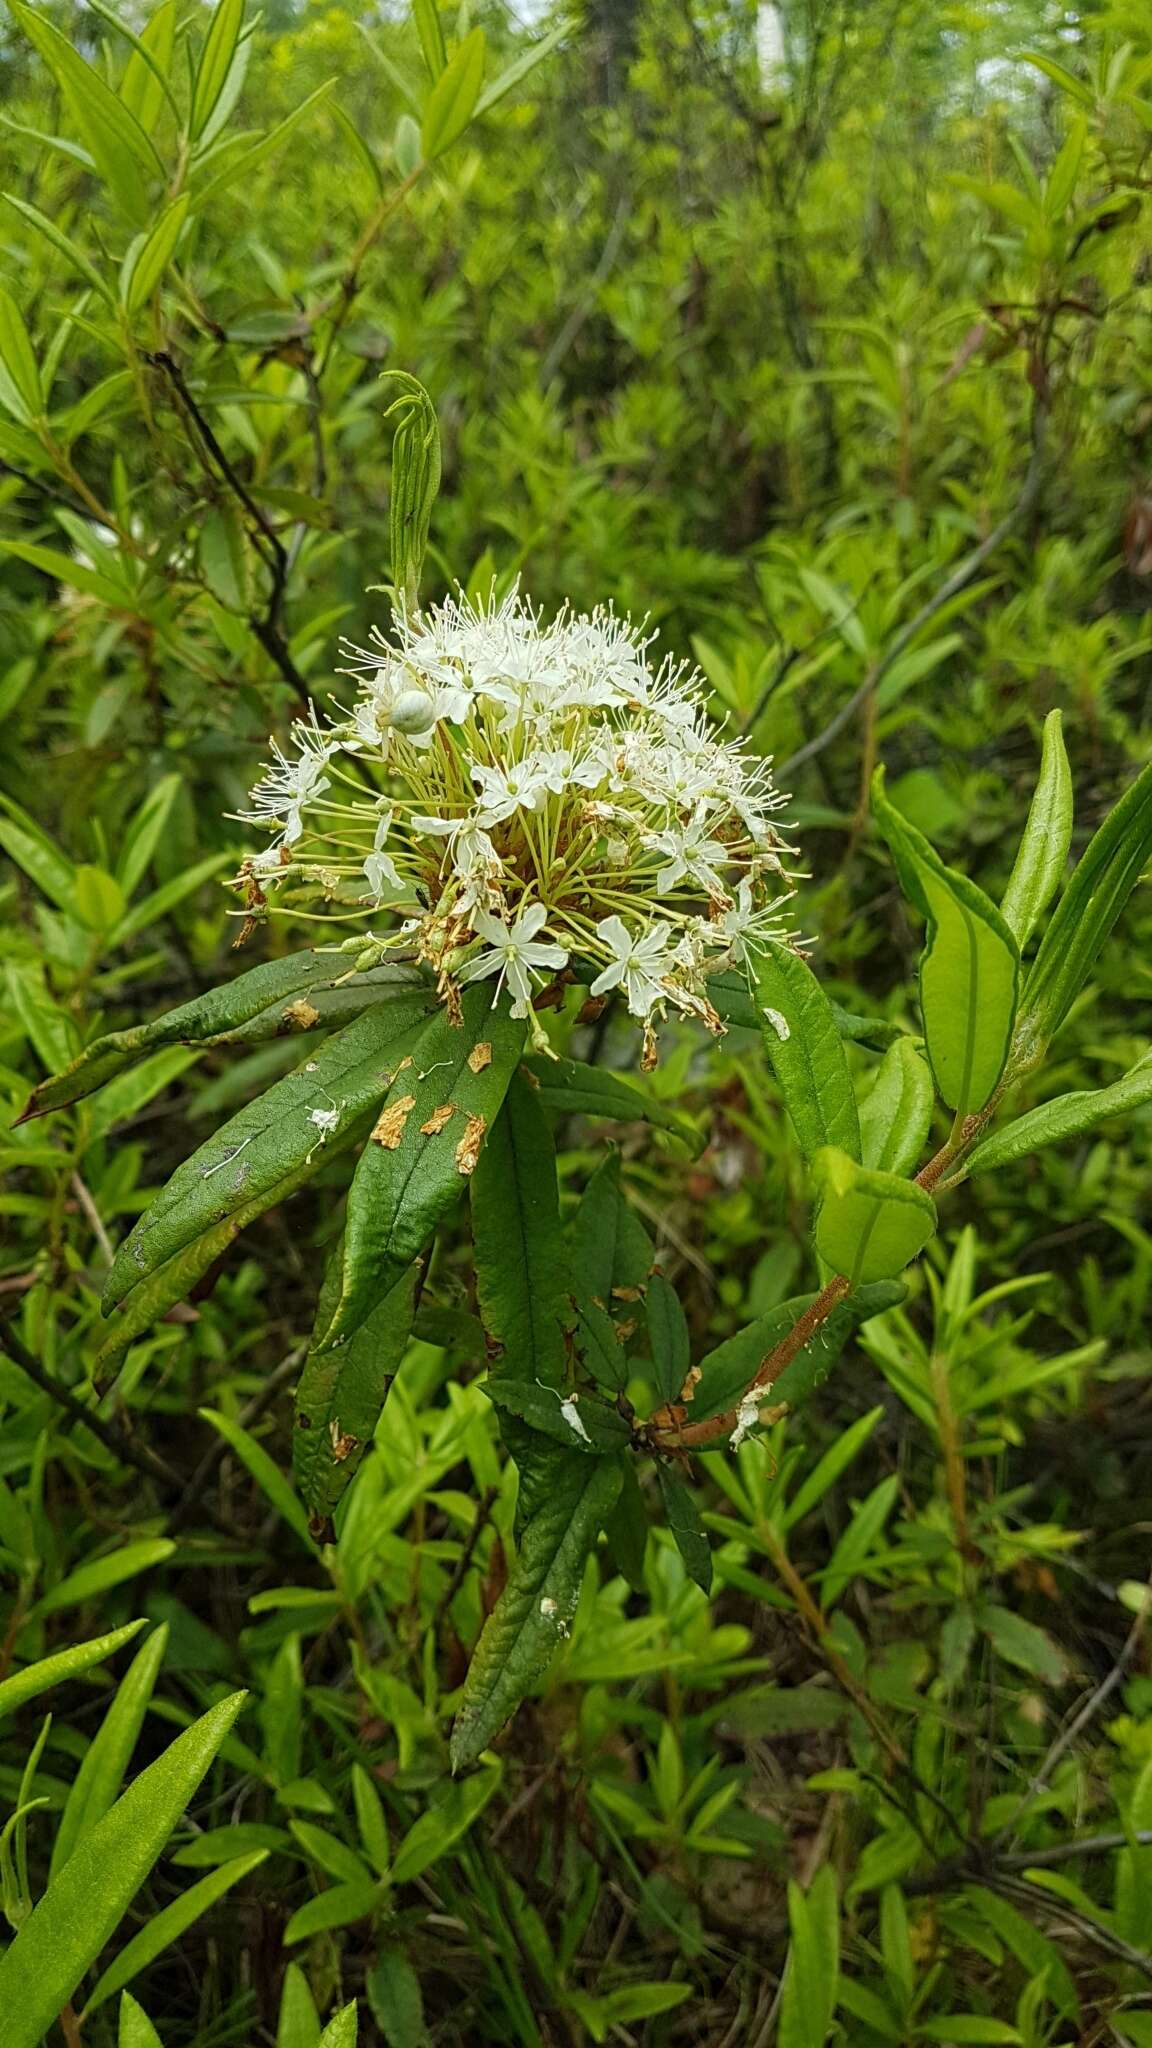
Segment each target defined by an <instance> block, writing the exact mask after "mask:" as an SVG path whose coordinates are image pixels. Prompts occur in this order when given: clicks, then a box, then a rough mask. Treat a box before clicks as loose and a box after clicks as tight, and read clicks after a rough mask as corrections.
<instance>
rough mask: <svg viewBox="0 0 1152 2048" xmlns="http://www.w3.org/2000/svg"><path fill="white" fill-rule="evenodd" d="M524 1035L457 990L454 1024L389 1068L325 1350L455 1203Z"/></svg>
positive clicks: (487, 1000) (441, 1024) (436, 1021)
mask: <svg viewBox="0 0 1152 2048" xmlns="http://www.w3.org/2000/svg"><path fill="white" fill-rule="evenodd" d="M367 1021H368V1020H367V1019H366V1020H365V1022H367ZM350 1028H351V1029H352V1030H355V1029H357V1027H356V1026H355V1025H353V1026H352V1027H350ZM525 1030H526V1026H525V1025H524V1023H523V1021H522V1020H519V1019H514V1018H512V1017H511V1016H510V1015H509V1012H508V1004H507V1000H506V999H502V1000H501V1002H500V1003H499V1005H494V1004H493V1002H492V998H491V995H490V994H489V992H488V990H487V989H486V988H484V987H482V986H475V987H473V988H469V989H466V990H465V993H464V999H463V1019H462V1023H460V1024H453V1023H452V1021H451V1019H450V1018H449V1016H448V1013H447V1011H446V1010H438V1011H436V1013H435V1014H434V1015H433V1017H432V1018H431V1019H430V1020H429V1022H428V1023H427V1024H426V1025H425V1026H424V1029H423V1030H422V1031H421V1033H420V1035H419V1037H418V1038H416V1039H415V1040H414V1042H413V1043H412V1046H411V1051H410V1053H409V1054H408V1055H407V1057H406V1058H405V1060H404V1062H403V1064H402V1065H401V1066H397V1067H394V1069H393V1075H392V1084H391V1087H390V1088H389V1089H388V1091H387V1094H386V1096H385V1099H384V1102H383V1106H382V1108H381V1110H380V1115H379V1117H378V1119H377V1122H376V1124H375V1127H374V1129H373V1131H372V1135H371V1137H370V1138H369V1141H368V1143H367V1144H366V1145H365V1147H364V1150H363V1152H362V1153H361V1155H360V1159H359V1163H358V1165H357V1168H356V1173H355V1177H354V1179H353V1182H352V1187H351V1190H350V1192H349V1196H348V1221H347V1226H346V1229H345V1234H344V1247H343V1272H342V1277H341V1288H340V1295H339V1299H338V1301H337V1303H336V1306H335V1308H334V1311H333V1315H332V1320H331V1322H330V1323H329V1325H328V1327H327V1328H326V1329H325V1330H323V1331H322V1332H321V1333H320V1340H321V1342H322V1344H323V1345H324V1347H325V1348H327V1347H328V1346H330V1345H332V1344H333V1343H335V1342H336V1341H337V1339H339V1338H343V1337H347V1336H350V1335H351V1333H352V1331H353V1330H355V1329H356V1328H357V1327H358V1326H359V1324H360V1323H362V1322H363V1321H364V1318H365V1317H366V1316H367V1315H369V1314H370V1313H371V1311H372V1310H373V1309H374V1308H375V1307H376V1306H377V1304H378V1303H379V1302H380V1301H382V1300H383V1299H384V1297H385V1296H386V1295H387V1294H388V1293H389V1292H390V1291H391V1289H392V1288H393V1287H395V1286H396V1285H397V1284H398V1283H399V1281H400V1280H401V1279H402V1278H403V1276H404V1274H405V1273H407V1271H408V1269H409V1267H410V1266H411V1265H412V1262H413V1260H415V1259H417V1258H419V1256H420V1254H421V1253H422V1251H423V1250H424V1247H425V1245H426V1244H427V1243H428V1240H429V1238H430V1237H431V1236H432V1233H433V1231H434V1230H435V1228H436V1225H437V1224H438V1223H439V1221H440V1219H441V1217H443V1216H444V1215H445V1214H446V1213H447V1211H448V1210H449V1209H450V1208H452V1207H453V1205H454V1204H455V1203H456V1202H457V1201H458V1200H459V1198H460V1196H461V1195H462V1194H463V1192H464V1188H465V1186H466V1185H467V1183H468V1181H469V1179H470V1178H471V1176H472V1174H473V1172H474V1171H475V1168H476V1165H477V1162H478V1160H479V1157H480V1150H481V1147H482V1145H483V1144H484V1141H485V1138H486V1136H487V1133H488V1132H489V1130H490V1129H491V1127H492V1124H493V1122H494V1121H495V1118H496V1115H497V1112H498V1110H499V1108H500V1105H501V1103H502V1101H503V1099H504V1095H505V1091H506V1090H507V1087H508V1084H509V1082H510V1080H511V1078H512V1075H513V1073H514V1072H515V1069H516V1066H517V1063H518V1061H519V1058H520V1053H521V1050H522V1048H523V1044H524V1035H525ZM346 1035H347V1034H342V1036H346ZM332 1043H333V1041H331V1040H330V1041H329V1045H331V1044H332ZM327 1051H328V1047H325V1049H324V1053H326V1052H327ZM324 1053H322V1054H321V1055H320V1058H321V1059H323V1057H324ZM377 1072H379V1068H378V1067H377ZM319 1078H320V1077H319V1075H316V1076H315V1077H314V1079H319ZM280 1085H281V1087H283V1086H284V1085H285V1084H284V1083H283V1082H282V1083H281V1084H280ZM343 1086H344V1088H345V1089H346V1087H347V1083H345V1084H343ZM338 1092H339V1090H338V1089H337V1088H336V1087H333V1090H332V1093H333V1094H337V1093H338ZM273 1093H276V1091H275V1090H273Z"/></svg>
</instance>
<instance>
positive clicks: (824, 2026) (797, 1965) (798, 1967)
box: [779, 1863, 840, 2048]
mask: <svg viewBox="0 0 1152 2048" xmlns="http://www.w3.org/2000/svg"><path fill="white" fill-rule="evenodd" d="M788 1923H789V1929H790V1932H791V1936H792V1939H791V1944H790V1946H789V1950H788V1963H787V1967H786V1970H785V1973H784V1984H783V1990H782V1995H781V1999H780V2031H779V2042H780V2048H823V2044H824V2042H825V2041H826V2040H827V2038H828V2033H829V2029H830V2028H831V2025H832V2019H833V2015H834V2014H835V2011H836V2004H837V1998H838V1986H839V1976H840V1913H839V1907H838V1904H837V1899H836V1879H835V1877H834V1875H833V1872H832V1868H831V1865H830V1864H827V1863H825V1864H824V1865H822V1867H821V1868H820V1869H819V1870H818V1871H817V1873H816V1876H815V1877H814V1878H813V1880H812V1883H811V1886H810V1887H809V1890H808V1892H807V1894H805V1893H804V1892H803V1891H802V1890H801V1888H800V1886H799V1885H798V1884H795V1883H791V1882H790V1883H789V1886H788Z"/></svg>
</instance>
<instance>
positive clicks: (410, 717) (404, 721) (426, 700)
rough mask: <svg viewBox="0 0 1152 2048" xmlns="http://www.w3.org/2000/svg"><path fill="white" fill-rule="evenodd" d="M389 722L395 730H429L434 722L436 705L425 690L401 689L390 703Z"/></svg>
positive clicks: (409, 731)
mask: <svg viewBox="0 0 1152 2048" xmlns="http://www.w3.org/2000/svg"><path fill="white" fill-rule="evenodd" d="M390 723H391V725H392V728H393V730H394V731H395V732H405V733H412V734H418V733H424V732H430V731H431V729H432V727H433V726H434V725H435V723H436V706H435V705H434V704H433V702H432V699H431V697H430V696H429V695H428V692H427V690H401V691H400V693H399V695H398V697H397V698H396V700H395V702H394V703H393V705H392V711H391V717H390Z"/></svg>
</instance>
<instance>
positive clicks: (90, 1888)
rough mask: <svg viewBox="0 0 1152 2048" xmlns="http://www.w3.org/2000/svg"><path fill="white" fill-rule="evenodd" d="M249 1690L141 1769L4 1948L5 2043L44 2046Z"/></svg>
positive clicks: (0, 1985) (1, 1999) (0, 1989)
mask: <svg viewBox="0 0 1152 2048" xmlns="http://www.w3.org/2000/svg"><path fill="white" fill-rule="evenodd" d="M246 1698H247V1694H246V1693H242V1692H239V1693H233V1694H231V1696H230V1697H229V1698H228V1699H225V1700H221V1701H220V1703H219V1705H218V1706H215V1707H212V1708H210V1709H209V1711H208V1712H207V1713H206V1714H202V1715H201V1717H200V1719H199V1720H198V1721H195V1722H194V1723H193V1725H192V1726H191V1728H186V1729H185V1731H184V1733H183V1734H182V1735H178V1736H177V1738H176V1740H175V1742H173V1743H171V1744H170V1745H169V1747H168V1748H167V1749H166V1750H165V1751H164V1754H163V1755H162V1756H160V1757H158V1758H157V1760H156V1762H155V1763H154V1764H149V1766H148V1768H147V1770H145V1771H141V1773H140V1776H139V1777H138V1778H136V1779H135V1780H134V1781H133V1783H132V1784H131V1785H130V1786H129V1787H128V1790H127V1792H125V1793H123V1794H122V1795H121V1797H120V1798H119V1799H118V1800H117V1801H116V1804H115V1806H113V1807H112V1809H111V1811H110V1812H108V1813H106V1814H105V1815H104V1818H103V1819H102V1820H101V1821H99V1822H98V1823H97V1825H96V1827H94V1828H93V1830H92V1832H91V1834H90V1835H88V1836H87V1837H86V1838H85V1840H84V1841H83V1842H81V1843H80V1845H79V1847H78V1848H77V1849H76V1851H75V1853H74V1854H73V1855H72V1856H71V1857H70V1858H69V1860H68V1862H67V1863H66V1864H65V1866H64V1868H63V1870H62V1871H61V1872H60V1874H59V1876H58V1877H56V1878H54V1879H53V1880H52V1882H51V1883H50V1884H49V1886H48V1888H47V1890H46V1891H45V1893H44V1895H43V1897H42V1898H41V1899H40V1901H39V1903H38V1905H37V1906H36V1907H35V1908H34V1909H33V1911H32V1913H31V1914H30V1915H29V1917H28V1919H27V1920H25V1922H24V1923H23V1925H22V1927H21V1928H20V1931H19V1933H18V1934H17V1936H16V1938H15V1940H14V1941H13V1942H12V1943H11V1944H10V1946H9V1947H8V1948H7V1949H6V1950H5V1952H4V1954H3V1955H2V1956H0V2011H2V2012H3V2013H4V2014H5V2021H4V2026H5V2048H39V2044H40V2040H41V2037H42V2036H43V2035H44V2034H46V2033H47V2032H48V2030H49V2028H50V2027H51V2026H52V2025H53V2023H54V2021H55V2019H56V2017H57V2014H58V2013H60V2012H61V2011H62V2010H63V2008H64V2006H65V2005H67V2004H68V2002H69V2000H70V1999H71V1997H72V1994H73V1992H74V1991H75V1989H76V1987H77V1985H78V1984H79V1982H80V1980H81V1978H82V1977H83V1975H84V1973H85V1971H86V1970H87V1969H89V1968H90V1966H91V1964H92V1963H93V1962H94V1961H95V1959H96V1957H97V1956H98V1955H99V1954H100V1951H101V1949H102V1948H103V1947H104V1944H105V1942H106V1941H107V1940H108V1938H109V1936H110V1935H111V1934H112V1932H113V1930H114V1929H115V1928H116V1926H117V1925H118V1923H119V1921H120V1920H121V1919H122V1917H123V1915H124V1913H125V1912H126V1911H127V1909H128V1907H129V1905H130V1904H131V1902H132V1900H133V1898H134V1897H135V1895H136V1893H137V1891H138V1890H139V1889H140V1886H141V1885H142V1884H143V1882H144V1879H145V1878H146V1877H147V1875H148V1872H149V1871H150V1870H151V1868H152V1865H153V1864H154V1863H155V1861H156V1859H157V1857H158V1856H159V1854H160V1852H161V1850H162V1849H163V1847H164V1844H165V1842H166V1841H167V1839H168V1837H169V1835H170V1834H171V1832H172V1829H173V1828H174V1827H175V1825H176V1822H177V1821H178V1820H179V1818H180V1815H181V1814H182V1813H183V1811H184V1809H185V1807H186V1806H187V1804H188V1802H189V1800H190V1799H191V1798H192V1795H193V1793H194V1792H195V1791H196V1789H197V1787H198V1786H199V1785H200V1783H201V1782H202V1780H203V1778H204V1777H205V1775H206V1773H207V1772H208V1770H209V1769H210V1767H211V1765H212V1762H213V1759H214V1758H215V1756H216V1754H217V1751H218V1750H219V1748H220V1745H221V1743H222V1742H223V1741H224V1739H225V1737H226V1735H227V1734H228V1731H229V1729H230V1728H231V1727H232V1725H233V1723H234V1721H235V1720H236V1717H237V1715H238V1714H239V1712H240V1709H241V1708H242V1706H243V1705H244V1701H245V1699H246Z"/></svg>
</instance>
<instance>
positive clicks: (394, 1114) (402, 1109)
mask: <svg viewBox="0 0 1152 2048" xmlns="http://www.w3.org/2000/svg"><path fill="white" fill-rule="evenodd" d="M415 1107H416V1097H415V1096H414V1095H401V1096H400V1097H399V1098H398V1099H397V1100H396V1101H395V1102H389V1103H386V1104H385V1106H384V1108H383V1109H382V1110H381V1112H380V1115H379V1117H378V1118H377V1120H376V1124H375V1127H374V1129H373V1132H372V1136H373V1138H374V1139H375V1141H376V1143H377V1144H378V1145H383V1147H384V1150H385V1151H386V1152H395V1150H396V1148H397V1146H398V1145H399V1143H400V1141H401V1139H402V1138H403V1136H404V1126H405V1124H406V1123H407V1122H408V1119H409V1117H410V1116H411V1114H412V1111H413V1110H414V1109H415Z"/></svg>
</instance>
